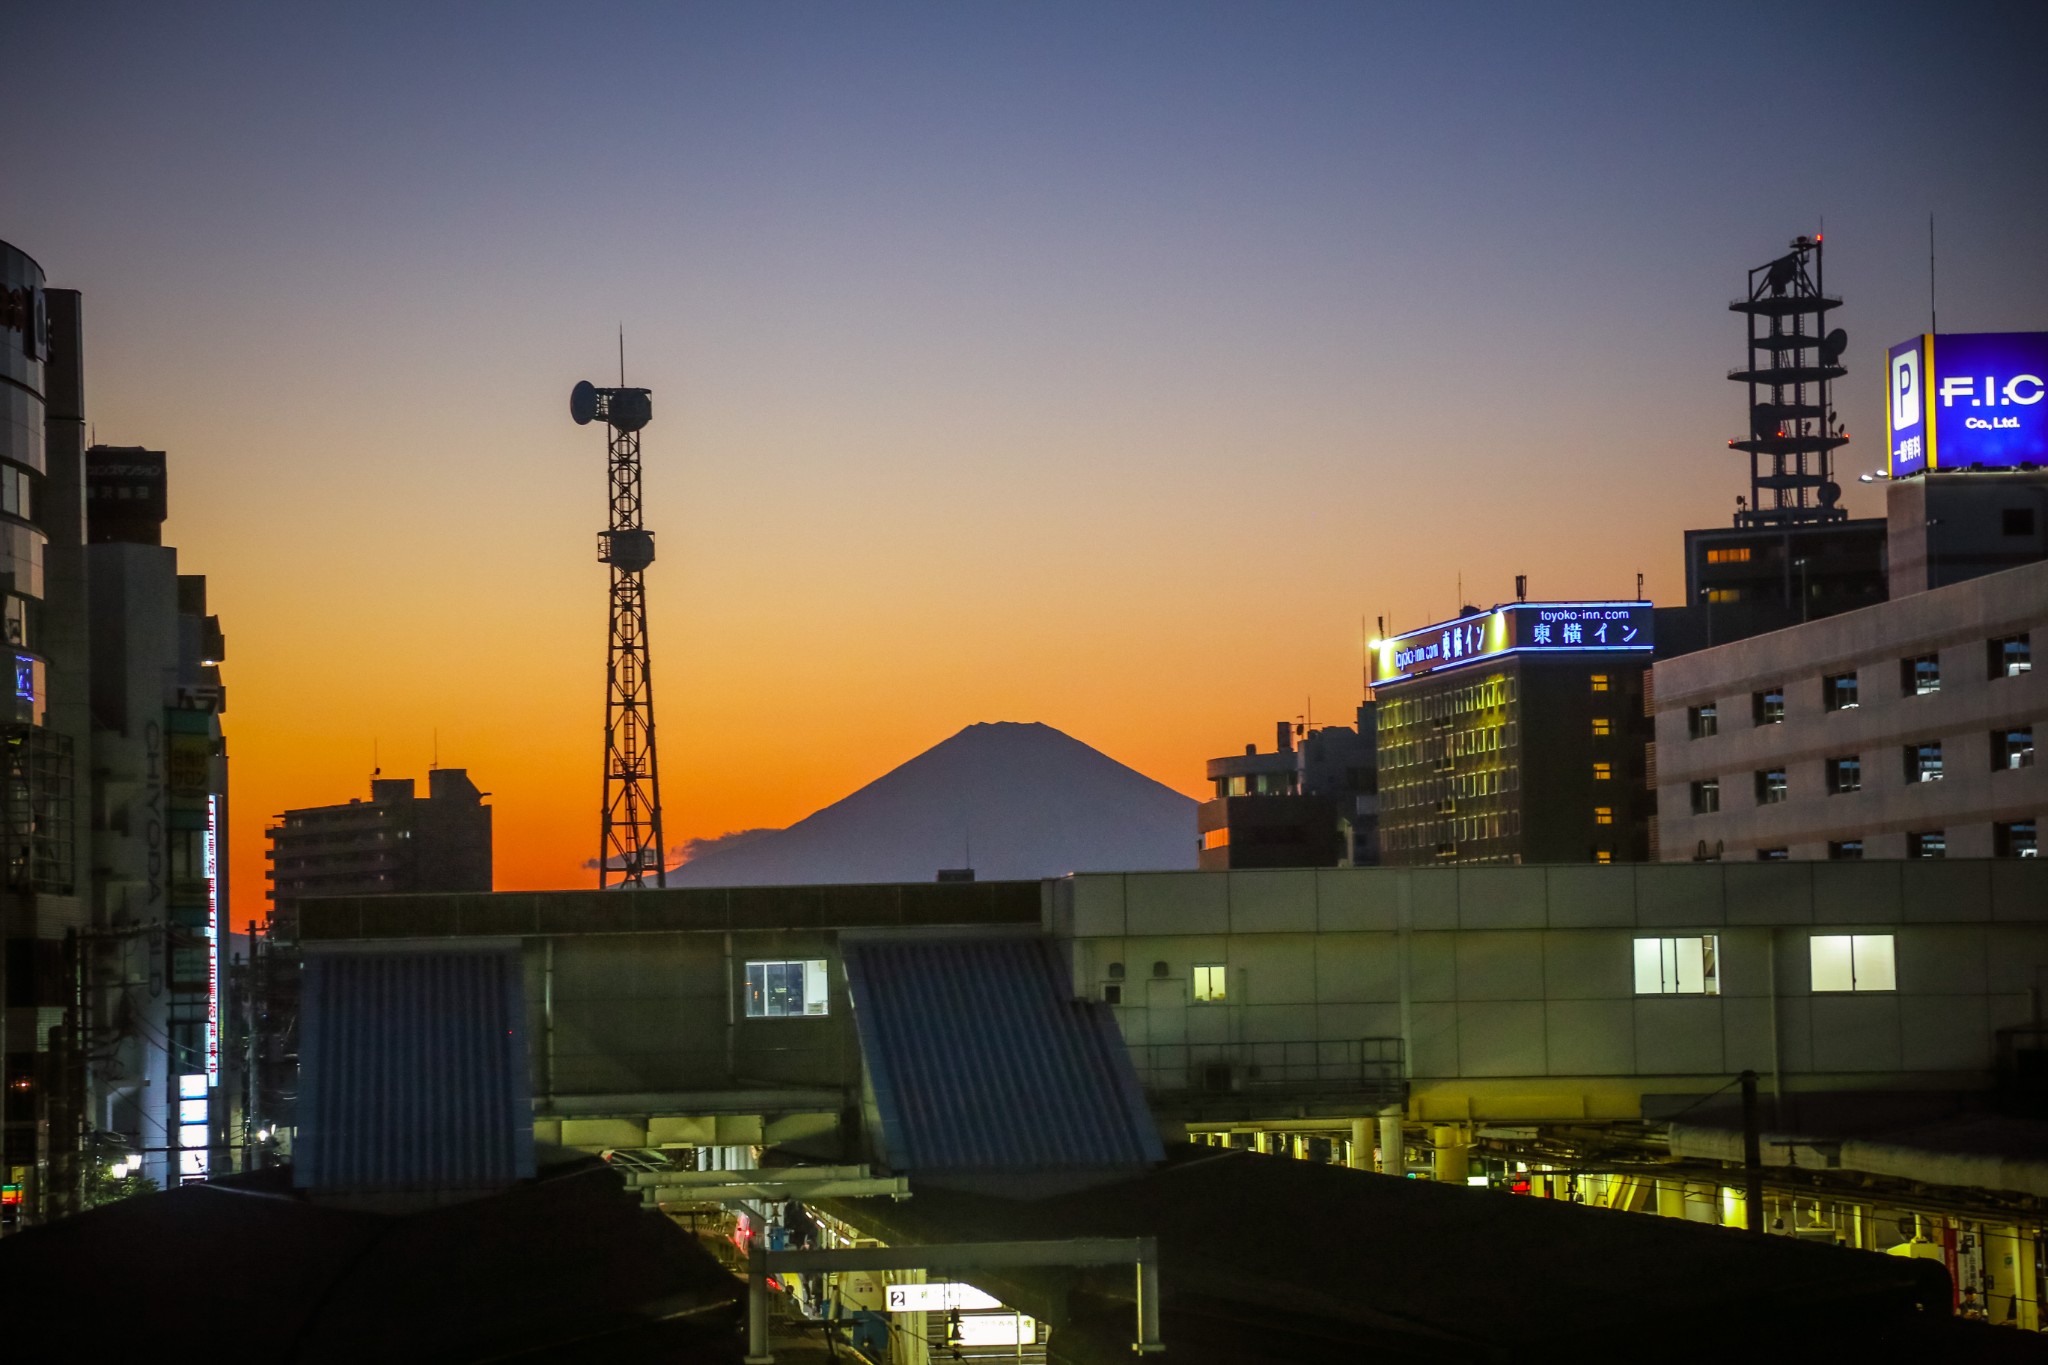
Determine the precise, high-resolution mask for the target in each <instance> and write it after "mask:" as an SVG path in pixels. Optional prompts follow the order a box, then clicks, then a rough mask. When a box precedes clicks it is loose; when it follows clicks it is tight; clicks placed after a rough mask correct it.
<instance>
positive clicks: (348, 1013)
mask: <svg viewBox="0 0 2048 1365" xmlns="http://www.w3.org/2000/svg"><path fill="white" fill-rule="evenodd" d="M525 1012H526V1011H525V998H524V996H523V994H522V991H521V983H520V967H519V952H518V949H517V948H516V947H507V948H477V947H464V948H460V949H454V950H440V949H429V948H420V949H405V948H401V949H393V950H376V951H369V952H311V953H308V954H307V956H306V969H305V995H304V999H303V1003H302V1007H301V1015H300V1018H301V1036H300V1042H301V1046H300V1058H299V1061H300V1073H299V1074H300V1080H299V1091H300V1099H299V1137H298V1143H297V1147H296V1150H295V1152H294V1170H295V1173H296V1180H295V1183H296V1184H297V1185H298V1186H299V1187H300V1188H302V1189H310V1190H329V1191H350V1192H355V1191H378V1190H442V1189H479V1188H481V1189H488V1188H492V1187H496V1186H501V1185H506V1184H510V1183H511V1182H512V1181H514V1180H519V1179H523V1178H525V1177H528V1176H531V1175H532V1174H533V1115H532V1104H531V1098H530V1094H529V1088H528V1084H527V1074H526V1039H525V1034H526V1027H525Z"/></svg>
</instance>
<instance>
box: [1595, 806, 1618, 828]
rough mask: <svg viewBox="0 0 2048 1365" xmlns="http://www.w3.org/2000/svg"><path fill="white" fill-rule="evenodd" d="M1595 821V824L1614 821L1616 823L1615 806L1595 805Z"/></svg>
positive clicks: (1607, 823)
mask: <svg viewBox="0 0 2048 1365" xmlns="http://www.w3.org/2000/svg"><path fill="white" fill-rule="evenodd" d="M1593 823H1594V824H1596V825H1611V824H1613V823H1614V807H1612V806H1595V807H1593Z"/></svg>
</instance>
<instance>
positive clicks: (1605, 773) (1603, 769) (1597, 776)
mask: <svg viewBox="0 0 2048 1365" xmlns="http://www.w3.org/2000/svg"><path fill="white" fill-rule="evenodd" d="M1613 776H1614V765H1613V764H1612V763H1595V764H1594V765H1593V780H1594V781H1595V782H1606V781H1608V780H1610V779H1611V778H1613Z"/></svg>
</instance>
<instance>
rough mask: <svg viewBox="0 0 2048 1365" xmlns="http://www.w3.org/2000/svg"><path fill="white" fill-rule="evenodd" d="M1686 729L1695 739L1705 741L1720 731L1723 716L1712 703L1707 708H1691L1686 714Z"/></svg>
mask: <svg viewBox="0 0 2048 1365" xmlns="http://www.w3.org/2000/svg"><path fill="white" fill-rule="evenodd" d="M1685 728H1686V732H1687V733H1688V734H1690V735H1691V736H1692V737H1693V738H1694V739H1705V738H1706V737H1707V736H1709V735H1712V734H1716V733H1718V732H1719V731H1720V728H1721V714H1720V712H1719V711H1718V710H1716V709H1715V707H1714V703H1712V702H1708V703H1707V704H1706V705H1705V706H1694V707H1690V708H1688V709H1687V711H1686V713H1685Z"/></svg>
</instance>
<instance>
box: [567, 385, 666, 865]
mask: <svg viewBox="0 0 2048 1365" xmlns="http://www.w3.org/2000/svg"><path fill="white" fill-rule="evenodd" d="M569 415H570V416H571V417H573V418H574V419H575V420H576V424H577V425H578V426H586V425H588V424H589V423H590V422H592V421H595V420H597V419H600V418H601V419H603V421H604V423H605V427H606V429H607V432H608V440H607V447H608V453H609V457H610V458H609V463H610V467H611V529H610V530H607V531H602V532H600V533H599V534H598V537H597V557H598V560H599V561H600V562H601V563H604V564H609V565H610V566H611V570H612V620H611V640H610V643H609V645H608V646H607V647H606V652H605V673H606V684H605V686H606V691H605V707H604V810H603V832H602V836H601V838H600V841H599V844H598V856H597V885H598V889H599V890H603V889H604V888H605V887H607V886H610V885H612V884H613V882H614V880H616V883H617V884H618V885H619V886H621V887H627V888H635V889H644V888H646V887H649V886H666V885H668V868H667V862H666V858H665V855H664V851H663V848H662V841H661V768H660V765H659V764H658V763H657V762H656V761H655V755H654V675H653V670H652V668H651V666H650V663H649V660H648V652H647V590H646V585H645V584H644V583H643V582H642V581H641V574H642V573H643V572H645V570H646V568H647V566H648V565H649V564H652V563H653V562H654V532H652V531H650V530H648V529H646V528H645V527H644V526H642V525H641V524H640V429H641V428H642V427H644V426H646V425H647V424H648V422H650V421H651V420H653V417H654V403H653V400H652V396H651V391H650V390H647V389H628V388H616V389H600V388H598V387H596V386H595V385H593V384H591V383H590V382H589V381H588V380H585V381H584V382H582V383H580V384H578V385H577V386H576V387H575V388H574V389H573V390H571V391H570V393H569ZM614 874H616V877H614Z"/></svg>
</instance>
